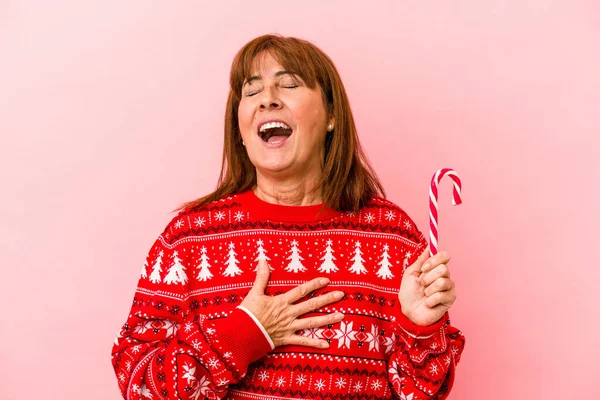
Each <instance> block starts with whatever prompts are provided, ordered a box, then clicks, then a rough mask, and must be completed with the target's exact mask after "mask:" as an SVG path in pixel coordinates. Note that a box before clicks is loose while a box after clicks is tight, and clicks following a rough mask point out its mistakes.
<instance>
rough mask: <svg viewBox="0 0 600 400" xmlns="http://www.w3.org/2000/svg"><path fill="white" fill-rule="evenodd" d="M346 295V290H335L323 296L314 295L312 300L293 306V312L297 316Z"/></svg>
mask: <svg viewBox="0 0 600 400" xmlns="http://www.w3.org/2000/svg"><path fill="white" fill-rule="evenodd" d="M342 297H344V292H340V291H335V292H331V293H327V294H323V295H321V296H317V297H313V298H312V299H310V300H307V301H303V302H302V303H299V304H296V305H294V306H293V308H292V313H293V315H295V316H300V315H303V314H306V313H308V312H311V311H315V310H317V309H319V308H321V307H323V306H326V305H328V304H331V303H335V302H336V301H339V300H340V299H341V298H342Z"/></svg>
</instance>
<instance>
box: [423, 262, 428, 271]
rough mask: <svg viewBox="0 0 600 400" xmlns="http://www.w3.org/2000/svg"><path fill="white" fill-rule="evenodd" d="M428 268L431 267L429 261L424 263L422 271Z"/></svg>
mask: <svg viewBox="0 0 600 400" xmlns="http://www.w3.org/2000/svg"><path fill="white" fill-rule="evenodd" d="M428 269H429V263H425V264H423V267H422V268H421V271H427V270H428Z"/></svg>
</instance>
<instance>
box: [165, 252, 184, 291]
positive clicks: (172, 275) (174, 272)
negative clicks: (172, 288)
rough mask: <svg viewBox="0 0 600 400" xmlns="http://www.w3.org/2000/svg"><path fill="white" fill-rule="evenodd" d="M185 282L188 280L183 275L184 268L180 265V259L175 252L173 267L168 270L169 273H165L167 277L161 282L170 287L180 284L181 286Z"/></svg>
mask: <svg viewBox="0 0 600 400" xmlns="http://www.w3.org/2000/svg"><path fill="white" fill-rule="evenodd" d="M187 280H188V278H187V274H186V273H185V267H184V266H183V264H181V259H180V258H179V255H178V253H177V251H174V252H173V265H171V268H169V272H168V273H167V276H165V279H164V280H163V282H164V283H166V284H167V285H170V284H171V283H173V284H178V283H181V284H182V285H183V284H185V283H186V282H187Z"/></svg>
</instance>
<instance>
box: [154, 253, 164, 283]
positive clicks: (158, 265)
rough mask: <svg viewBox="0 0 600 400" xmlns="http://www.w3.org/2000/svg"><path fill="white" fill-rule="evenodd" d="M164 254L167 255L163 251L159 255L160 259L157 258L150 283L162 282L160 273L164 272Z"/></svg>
mask: <svg viewBox="0 0 600 400" xmlns="http://www.w3.org/2000/svg"><path fill="white" fill-rule="evenodd" d="M164 254H165V253H164V252H163V251H162V250H161V251H160V253H158V257H156V261H155V262H154V266H153V267H152V273H151V274H150V282H152V283H159V282H160V281H161V280H162V279H161V278H160V273H161V272H162V268H161V264H162V257H163V255H164Z"/></svg>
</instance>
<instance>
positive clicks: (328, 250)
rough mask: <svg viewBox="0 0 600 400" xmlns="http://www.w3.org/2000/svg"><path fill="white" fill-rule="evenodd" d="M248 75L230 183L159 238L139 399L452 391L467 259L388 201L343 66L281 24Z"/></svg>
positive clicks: (231, 122) (246, 66)
mask: <svg viewBox="0 0 600 400" xmlns="http://www.w3.org/2000/svg"><path fill="white" fill-rule="evenodd" d="M230 85H231V90H230V93H229V98H228V102H227V110H226V117H225V144H224V154H223V168H222V171H221V177H220V179H219V184H218V187H217V189H216V191H215V192H214V193H212V194H210V195H208V196H206V197H204V198H201V199H198V200H196V201H193V202H190V203H188V204H185V205H184V206H183V207H182V208H181V209H180V212H179V213H178V215H177V216H176V217H175V218H174V219H173V220H172V221H171V223H169V224H168V226H167V227H166V229H165V230H164V231H163V233H162V234H161V235H160V236H159V237H158V239H157V240H156V242H155V244H154V245H153V246H152V248H151V249H150V252H149V254H148V257H147V260H146V265H145V266H144V270H143V271H142V276H141V278H140V281H139V285H138V288H137V291H136V294H135V298H134V301H133V307H132V310H131V313H130V315H129V318H128V320H127V322H126V324H125V325H124V326H123V328H122V330H121V331H120V333H119V335H118V337H117V340H116V343H115V345H114V348H113V353H112V361H113V366H114V368H115V372H116V375H117V378H118V382H119V387H120V389H121V392H122V394H123V396H124V397H125V398H132V399H138V398H142V399H150V398H152V399H158V398H168V399H177V398H184V399H187V398H190V399H204V398H209V399H213V398H227V399H266V398H302V399H315V398H319V399H334V398H343V399H363V398H364V399H372V398H377V399H379V398H382V399H386V398H398V397H399V398H401V399H413V400H416V399H426V398H445V397H446V396H447V393H448V392H449V391H450V388H451V387H452V383H453V380H454V373H455V367H456V363H457V362H458V361H459V359H460V355H461V352H462V349H463V347H464V337H463V335H462V334H461V333H460V332H459V331H458V330H457V329H456V328H454V327H452V326H451V325H450V321H449V320H448V313H447V311H448V309H449V308H450V307H451V306H452V304H453V302H454V300H455V298H456V293H455V290H454V282H453V281H452V280H451V279H450V274H449V270H448V266H447V264H448V262H449V260H450V256H449V254H448V253H447V252H440V253H438V254H437V255H436V256H434V257H432V258H428V256H427V255H428V247H427V241H426V239H425V237H424V236H423V234H422V233H421V232H420V231H419V230H417V228H416V227H415V224H414V223H413V221H412V220H411V219H410V218H409V217H408V215H406V213H404V211H403V210H402V209H401V208H399V207H398V206H396V205H394V204H392V203H390V202H389V201H387V200H385V199H384V198H383V197H382V196H384V191H383V188H382V187H381V184H380V183H379V181H378V180H377V178H376V176H375V174H374V173H373V171H372V169H371V167H370V166H369V164H368V162H367V160H366V157H365V156H364V154H363V152H362V150H361V147H360V144H359V142H358V138H357V135H356V128H355V125H354V120H353V118H352V113H351V111H350V106H349V103H348V99H347V96H346V93H345V90H344V87H343V85H342V82H341V80H340V77H339V75H338V73H337V71H336V69H335V67H334V65H333V63H332V62H331V60H330V59H329V58H328V57H327V56H326V55H325V54H324V53H323V52H322V51H320V50H319V49H318V48H316V47H315V46H314V45H312V44H310V43H308V42H306V41H302V40H298V39H295V38H283V37H280V36H275V35H266V36H262V37H259V38H256V39H254V40H252V41H251V42H249V43H248V44H246V45H245V46H244V47H243V48H242V49H241V50H240V52H239V53H238V54H237V55H236V57H235V59H234V61H233V65H232V69H231V76H230ZM419 255H420V256H419Z"/></svg>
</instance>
